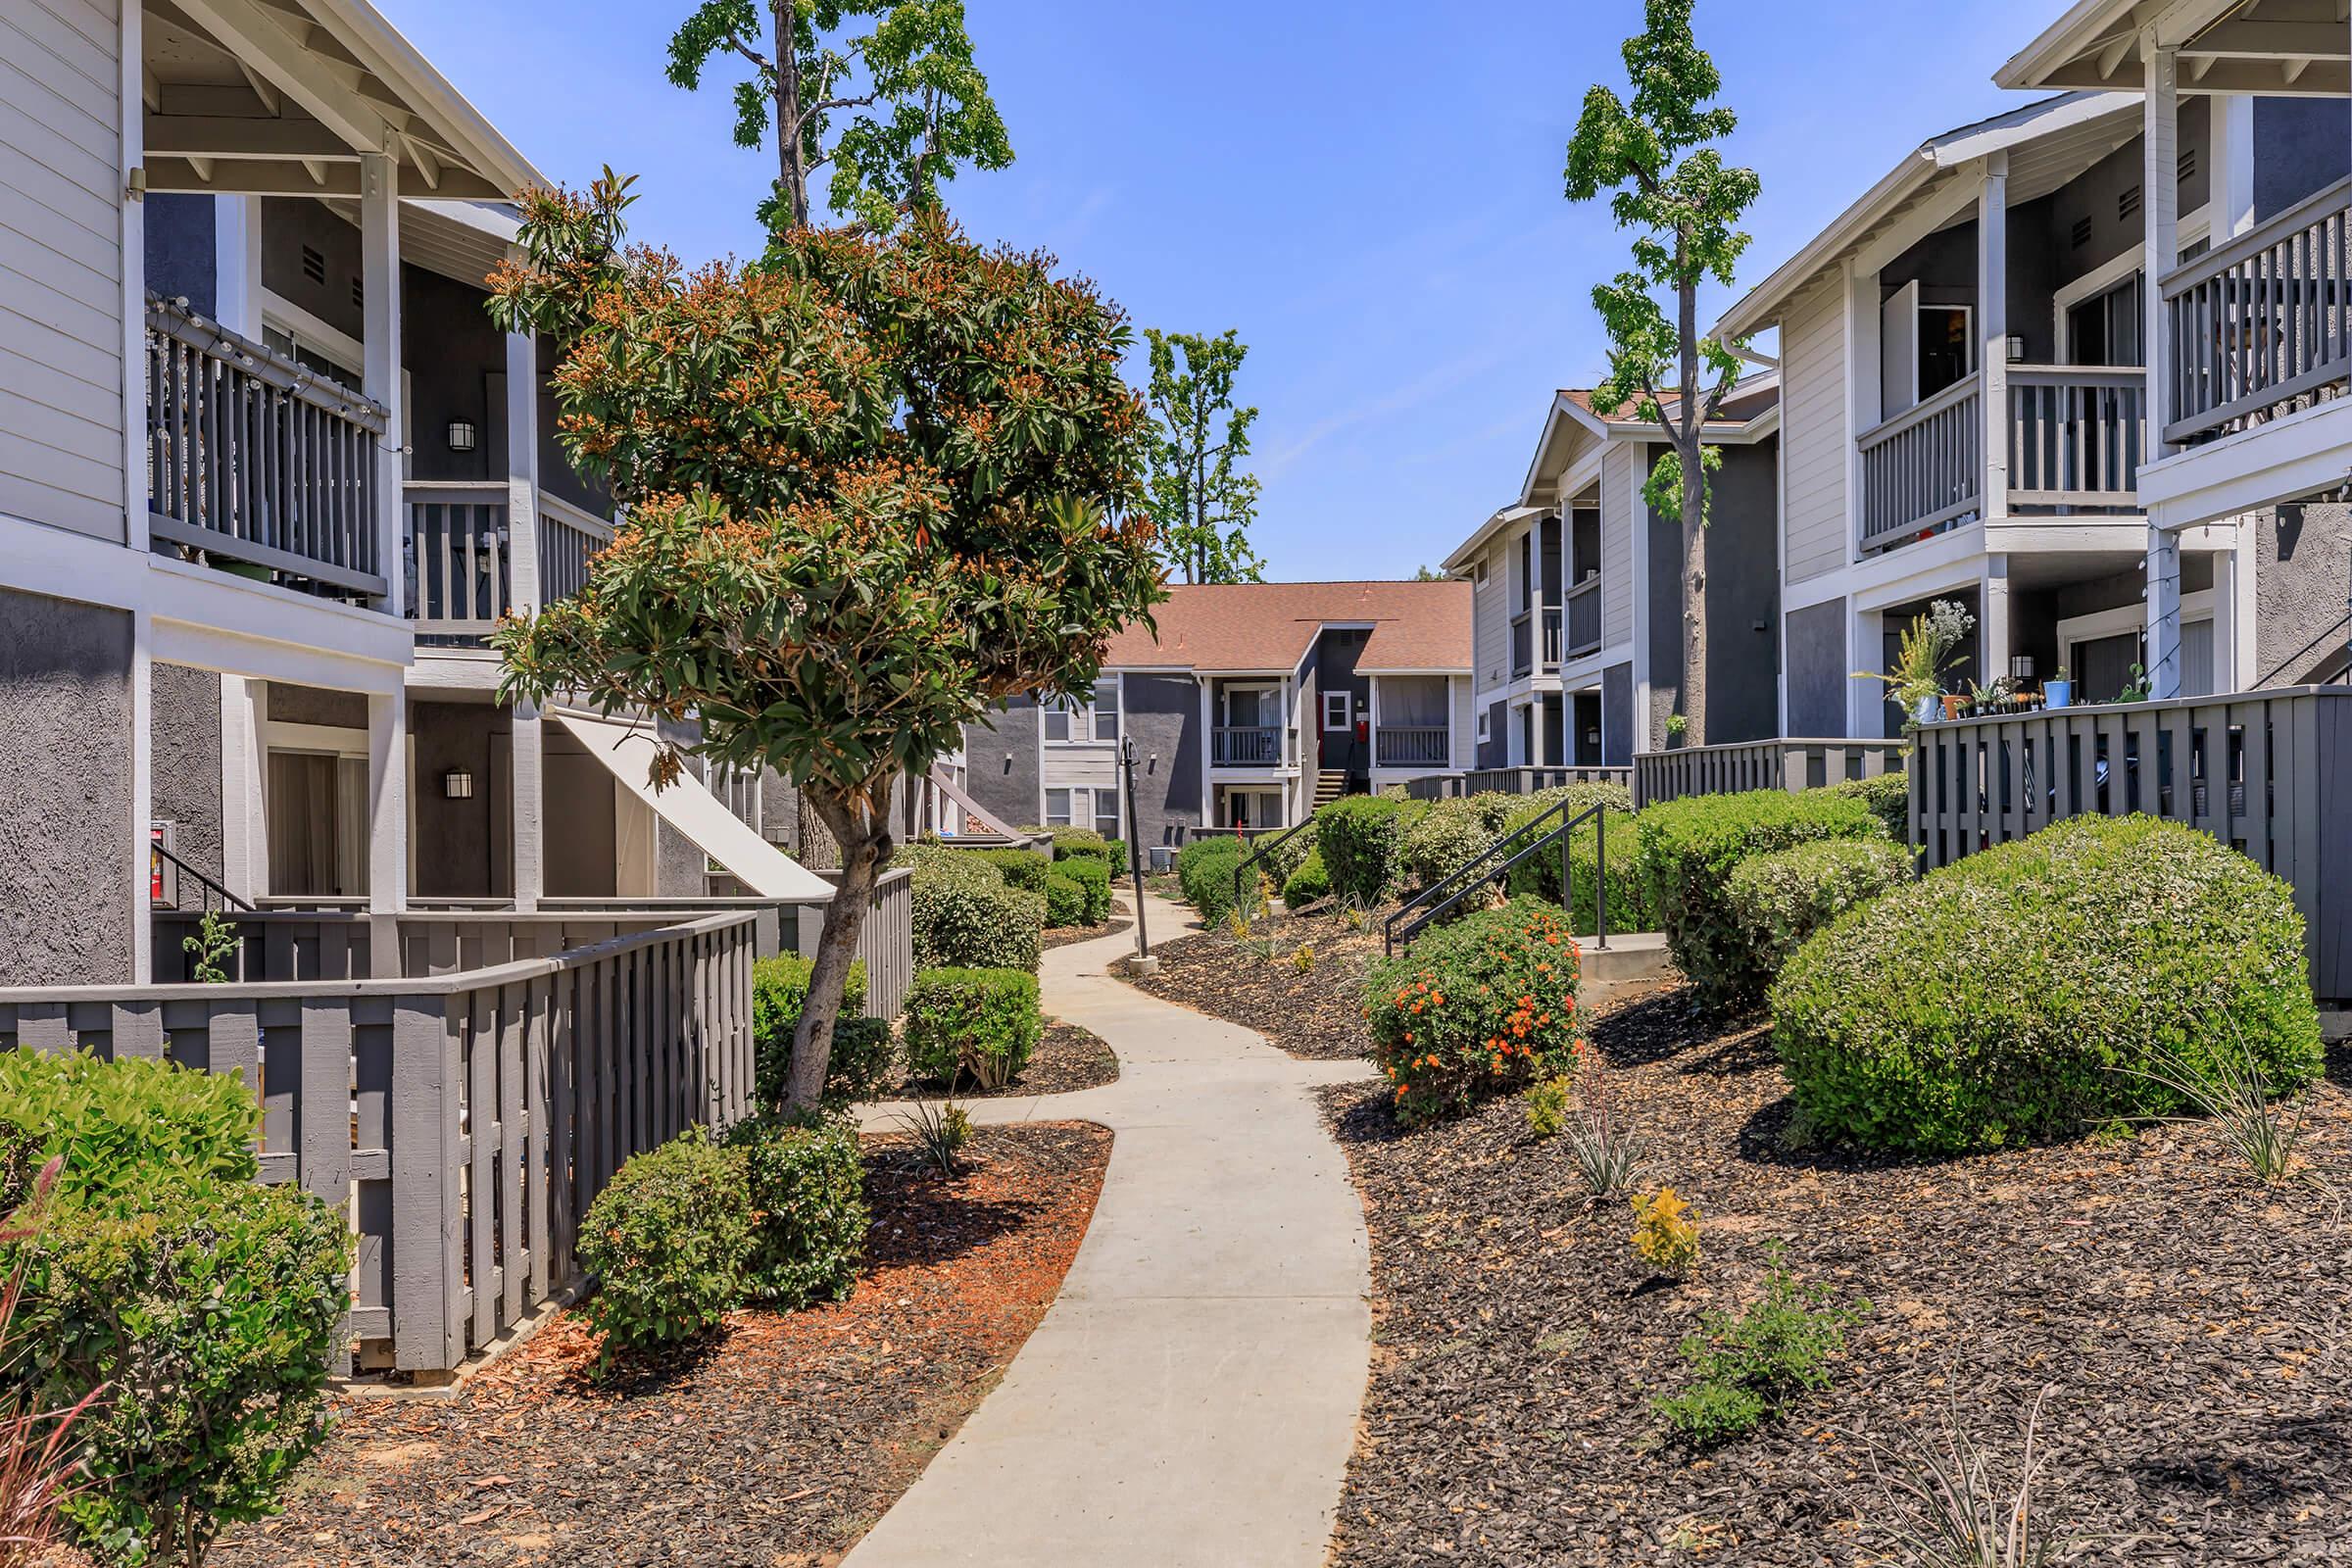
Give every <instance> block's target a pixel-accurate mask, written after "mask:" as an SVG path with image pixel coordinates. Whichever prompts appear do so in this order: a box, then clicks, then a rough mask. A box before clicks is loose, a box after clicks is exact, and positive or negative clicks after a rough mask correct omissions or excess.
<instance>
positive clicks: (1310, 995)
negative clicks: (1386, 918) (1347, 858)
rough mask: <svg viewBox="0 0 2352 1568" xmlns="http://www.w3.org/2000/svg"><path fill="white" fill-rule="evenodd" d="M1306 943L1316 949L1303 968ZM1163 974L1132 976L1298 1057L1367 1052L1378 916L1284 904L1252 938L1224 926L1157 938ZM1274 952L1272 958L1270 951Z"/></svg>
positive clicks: (1156, 952)
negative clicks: (1366, 1004) (1244, 939)
mask: <svg viewBox="0 0 2352 1568" xmlns="http://www.w3.org/2000/svg"><path fill="white" fill-rule="evenodd" d="M1300 948H1312V949H1313V950H1314V962H1313V963H1312V964H1311V965H1309V966H1307V967H1304V968H1301V967H1300V966H1299V962H1298V953H1299V949H1300ZM1269 951H1270V954H1271V956H1269ZM1152 953H1153V954H1154V955H1156V956H1158V958H1159V973H1157V974H1155V975H1152V976H1151V977H1150V978H1148V979H1135V978H1133V977H1129V983H1130V984H1133V985H1137V986H1140V987H1142V988H1143V989H1144V990H1146V991H1149V992H1151V993H1152V995H1153V996H1155V997H1164V998H1166V999H1167V1000H1168V1001H1170V1002H1175V1003H1181V1004H1182V1005H1185V1006H1188V1007H1191V1008H1194V1009H1195V1010H1197V1011H1200V1012H1205V1013H1207V1014H1209V1015H1210V1016H1211V1017H1216V1018H1223V1019H1225V1020H1226V1021H1227V1022H1229V1023H1238V1024H1245V1025H1247V1026H1248V1027H1250V1028H1251V1029H1255V1030H1256V1031H1258V1032H1259V1033H1260V1034H1262V1035H1264V1036H1265V1037H1266V1038H1267V1039H1268V1040H1270V1041H1272V1042H1273V1043H1274V1044H1275V1045H1277V1046H1280V1047H1281V1048H1282V1049H1283V1050H1285V1051H1287V1052H1289V1053H1290V1054H1292V1055H1294V1056H1300V1057H1307V1058H1315V1059H1324V1060H1338V1059H1345V1058H1348V1057H1352V1056H1360V1055H1362V1054H1364V1044H1365V1040H1364V1013H1363V996H1364V992H1363V978H1364V970H1365V968H1366V967H1367V966H1369V965H1370V964H1371V962H1372V961H1373V960H1374V959H1375V958H1378V957H1379V956H1380V916H1379V915H1378V914H1377V913H1376V914H1374V915H1373V916H1372V917H1371V918H1370V919H1369V920H1367V921H1366V922H1365V924H1364V926H1363V928H1362V929H1360V930H1353V929H1350V928H1349V927H1348V924H1347V922H1346V921H1345V920H1344V919H1343V918H1342V917H1341V915H1340V914H1339V913H1338V912H1337V911H1336V910H1335V909H1334V908H1333V907H1331V906H1329V905H1323V906H1319V907H1314V908H1310V909H1306V910H1300V911H1299V912H1296V913H1293V912H1291V911H1288V910H1277V911H1276V912H1274V913H1273V914H1270V915H1268V916H1267V917H1266V918H1264V919H1262V920H1260V921H1258V922H1257V924H1256V934H1255V935H1254V936H1253V937H1252V938H1251V939H1250V942H1249V943H1248V944H1247V945H1245V944H1243V943H1241V942H1239V941H1236V940H1235V939H1234V937H1233V936H1232V935H1231V934H1230V933H1229V932H1225V931H1193V932H1189V933H1187V934H1186V935H1184V936H1179V937H1171V938H1170V939H1168V940H1166V941H1164V942H1154V943H1153V944H1152Z"/></svg>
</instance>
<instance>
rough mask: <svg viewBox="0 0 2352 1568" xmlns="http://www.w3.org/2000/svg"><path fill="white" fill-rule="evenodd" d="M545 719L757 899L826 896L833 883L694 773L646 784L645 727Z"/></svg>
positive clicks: (571, 717)
mask: <svg viewBox="0 0 2352 1568" xmlns="http://www.w3.org/2000/svg"><path fill="white" fill-rule="evenodd" d="M548 716H549V717H550V718H553V719H554V720H555V721H556V722H557V723H559V724H561V725H563V726H564V728H565V729H566V730H568V731H570V732H571V734H572V736H573V737H574V738H575V739H576V740H578V741H579V743H580V744H581V745H582V746H584V747H586V748H587V749H588V755H589V756H591V757H593V758H595V759H596V760H598V761H600V762H602V763H604V764H605V766H606V767H607V768H608V769H610V770H611V772H612V774H613V777H614V778H616V779H618V780H620V782H621V783H622V784H623V785H625V786H627V788H628V791H629V793H630V794H632V795H634V796H636V797H637V798H638V799H639V800H641V801H643V802H644V803H645V804H646V805H648V806H650V807H652V808H653V809H654V814H655V815H657V816H659V817H661V818H662V821H664V822H667V823H668V824H669V825H670V826H671V827H674V828H676V829H677V830H678V831H679V832H681V833H683V834H685V835H686V837H687V838H688V839H690V840H692V841H693V843H694V845H695V847H696V848H697V849H700V850H701V851H702V852H703V853H704V854H705V855H708V856H710V857H711V858H712V859H713V860H716V861H717V862H718V863H719V864H721V865H723V866H725V867H726V868H727V870H728V871H729V872H730V873H731V874H732V875H733V876H734V877H735V879H736V880H737V881H739V882H741V883H742V884H743V885H744V886H745V887H747V888H750V889H751V890H752V891H753V892H754V893H757V894H758V895H760V897H761V898H763V899H812V898H827V897H830V896H831V894H832V892H833V884H832V883H830V882H827V881H826V880H825V879H824V878H823V877H821V876H818V875H817V874H816V873H815V872H813V871H811V870H809V868H808V867H806V866H804V865H802V864H800V863H799V862H798V861H796V860H795V859H793V858H792V857H791V856H789V855H786V854H785V853H784V852H783V851H782V850H779V849H777V848H776V847H775V846H774V845H772V844H770V843H768V842H767V841H766V840H765V839H763V838H761V837H760V835H759V834H757V833H755V832H753V831H752V830H751V828H750V827H749V826H748V825H747V824H746V823H745V822H744V820H743V819H742V818H741V817H739V816H737V815H736V814H735V813H734V812H733V811H730V810H728V809H726V806H725V805H724V804H723V803H722V802H721V801H720V800H719V798H718V797H717V796H715V795H713V794H711V792H710V791H709V790H708V789H706V788H704V786H703V782H702V780H700V779H698V778H696V777H695V776H694V775H693V774H692V773H682V774H680V775H679V776H678V780H677V782H676V783H674V784H671V785H669V786H668V787H667V788H665V789H660V790H657V789H655V788H654V786H653V784H652V783H651V782H650V781H649V780H650V777H651V772H652V768H653V761H654V754H655V753H656V752H657V751H658V750H659V749H660V748H659V747H658V745H657V744H656V742H655V740H654V737H653V733H652V731H651V730H650V729H648V728H646V727H645V726H643V725H635V724H625V723H622V722H621V721H620V720H618V719H612V718H598V717H596V716H594V715H593V714H589V713H575V712H567V711H564V710H562V709H556V710H552V711H550V712H549V713H548Z"/></svg>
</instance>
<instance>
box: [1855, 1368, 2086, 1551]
mask: <svg viewBox="0 0 2352 1568" xmlns="http://www.w3.org/2000/svg"><path fill="white" fill-rule="evenodd" d="M2050 1394H2051V1390H2050V1389H2049V1388H2047V1387H2045V1388H2044V1389H2043V1390H2042V1391H2041V1393H2040V1394H2038V1395H2037V1396H2035V1397H2034V1404H2033V1407H2032V1408H2031V1409H2030V1410H2028V1411H2027V1413H2026V1441H2025V1451H2024V1452H2023V1453H2022V1454H2021V1455H2020V1456H2019V1459H2018V1471H2017V1481H2016V1484H2015V1486H2014V1487H2012V1486H2010V1485H2008V1484H2007V1483H2005V1482H2003V1481H2001V1480H1999V1479H1998V1478H1996V1476H1995V1475H1994V1466H1993V1458H1992V1455H1991V1454H1990V1453H1989V1452H1987V1451H1986V1450H1985V1449H1984V1448H1983V1447H1980V1446H1978V1445H1977V1444H1976V1443H1975V1441H1974V1440H1972V1439H1971V1438H1970V1437H1969V1436H1968V1431H1967V1428H1966V1427H1965V1426H1964V1425H1963V1424H1962V1423H1961V1420H1960V1411H1959V1407H1958V1404H1957V1401H1955V1402H1954V1405H1953V1408H1952V1409H1951V1410H1950V1411H1949V1412H1947V1413H1946V1415H1945V1417H1944V1422H1943V1431H1942V1432H1941V1433H1940V1434H1939V1435H1938V1437H1937V1439H1936V1441H1933V1442H1931V1441H1928V1440H1925V1439H1919V1440H1915V1441H1914V1442H1912V1443H1911V1444H1909V1445H1908V1446H1906V1447H1905V1448H1904V1449H1903V1450H1902V1451H1900V1452H1892V1453H1890V1452H1887V1450H1885V1449H1881V1448H1878V1447H1877V1446H1876V1445H1874V1446H1873V1451H1872V1455H1871V1464H1872V1468H1873V1470H1874V1471H1875V1472H1876V1473H1877V1475H1878V1479H1879V1484H1880V1488H1881V1491H1882V1493H1883V1495H1884V1500H1885V1506H1884V1508H1883V1509H1882V1510H1881V1511H1879V1512H1878V1513H1877V1514H1876V1515H1875V1516H1874V1517H1872V1518H1871V1519H1869V1520H1868V1521H1867V1526H1866V1527H1867V1528H1869V1529H1872V1530H1876V1531H1877V1532H1879V1533H1880V1534H1882V1535H1884V1536H1886V1537H1887V1539H1888V1540H1889V1541H1890V1542H1891V1543H1892V1544H1894V1546H1895V1548H1896V1549H1897V1550H1898V1551H1900V1552H1902V1553H1903V1561H1904V1563H1905V1564H1906V1565H1907V1568H2057V1565H2058V1564H2060V1563H2065V1562H2071V1561H2073V1560H2074V1559H2075V1558H2077V1557H2079V1556H2081V1555H2082V1553H2083V1552H2084V1551H2086V1550H2088V1549H2089V1548H2090V1546H2091V1545H2092V1544H2095V1542H2094V1538H2092V1537H2090V1536H2087V1535H2082V1534H2080V1533H2077V1532H2074V1531H2068V1530H2064V1529H2062V1528H2061V1527H2060V1526H2058V1525H2057V1524H2056V1523H2055V1522H2054V1521H2053V1520H2052V1518H2051V1514H2052V1513H2053V1511H2055V1509H2056V1508H2057V1506H2058V1504H2057V1502H2056V1501H2055V1500H2054V1498H2053V1495H2052V1494H2051V1493H2050V1492H2048V1491H2047V1490H2045V1489H2043V1488H2042V1486H2041V1477H2042V1468H2043V1465H2044V1464H2045V1463H2046V1461H2047V1455H2045V1454H2042V1453H2040V1452H2037V1451H2036V1440H2037V1438H2038V1436H2039V1432H2040V1427H2041V1410H2042V1405H2043V1404H2044V1403H2045V1402H2046V1401H2047V1400H2048V1398H2049V1397H2050Z"/></svg>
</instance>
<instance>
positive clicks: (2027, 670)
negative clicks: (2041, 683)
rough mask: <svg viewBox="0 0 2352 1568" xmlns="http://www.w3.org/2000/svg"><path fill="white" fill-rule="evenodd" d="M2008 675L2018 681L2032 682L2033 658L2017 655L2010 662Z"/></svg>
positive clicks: (2031, 656) (2029, 655)
mask: <svg viewBox="0 0 2352 1568" xmlns="http://www.w3.org/2000/svg"><path fill="white" fill-rule="evenodd" d="M2009 673H2010V674H2011V675H2012V676H2014V677H2016V678H2017V679H2019V680H2032V679H2033V678H2034V656H2033V655H2032V654H2019V655H2018V656H2017V657H2016V658H2014V659H2012V660H2010V661H2009Z"/></svg>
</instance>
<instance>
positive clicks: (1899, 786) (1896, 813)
mask: <svg viewBox="0 0 2352 1568" xmlns="http://www.w3.org/2000/svg"><path fill="white" fill-rule="evenodd" d="M1824 788H1826V789H1828V790H1829V791H1830V792H1831V793H1833V794H1837V795H1842V796H1845V797H1847V798H1849V799H1851V800H1857V801H1860V802H1862V803H1863V804H1864V805H1866V806H1868V807H1869V808H1870V809H1871V810H1872V811H1873V812H1875V813H1876V814H1877V816H1878V819H1879V820H1880V821H1881V822H1884V823H1885V824H1887V837H1888V838H1890V839H1892V840H1894V842H1895V843H1897V844H1908V843H1910V842H1911V774H1910V771H1909V770H1908V769H1907V768H1901V767H1898V768H1896V769H1895V770H1894V771H1893V772H1891V773H1881V774H1879V775H1878V776H1877V777H1876V778H1849V779H1841V780H1839V781H1838V783H1835V784H1830V785H1825V786H1824Z"/></svg>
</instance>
